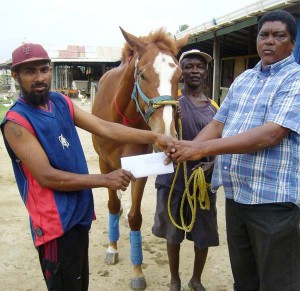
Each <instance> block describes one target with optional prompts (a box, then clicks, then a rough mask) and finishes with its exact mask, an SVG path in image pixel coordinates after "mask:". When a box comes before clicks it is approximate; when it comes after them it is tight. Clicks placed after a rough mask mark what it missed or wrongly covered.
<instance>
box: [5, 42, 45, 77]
mask: <svg viewBox="0 0 300 291" xmlns="http://www.w3.org/2000/svg"><path fill="white" fill-rule="evenodd" d="M41 60H45V61H49V62H50V61H51V60H50V58H49V56H48V53H47V52H46V50H45V49H44V48H43V47H42V46H41V45H39V44H35V43H24V44H22V45H21V46H19V47H18V48H16V49H15V50H14V51H13V52H12V65H11V70H12V71H14V70H16V67H17V66H18V65H21V64H23V63H28V62H34V61H41Z"/></svg>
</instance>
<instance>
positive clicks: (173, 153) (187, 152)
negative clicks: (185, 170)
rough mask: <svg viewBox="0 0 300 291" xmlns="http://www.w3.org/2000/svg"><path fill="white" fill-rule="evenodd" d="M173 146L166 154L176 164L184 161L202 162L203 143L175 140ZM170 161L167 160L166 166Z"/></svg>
mask: <svg viewBox="0 0 300 291" xmlns="http://www.w3.org/2000/svg"><path fill="white" fill-rule="evenodd" d="M173 144H174V145H173V146H169V147H168V148H167V150H166V151H165V153H166V154H167V155H168V157H169V158H171V159H172V160H173V161H174V162H176V163H180V162H183V161H187V160H190V161H196V160H200V159H201V158H202V157H203V156H204V155H203V152H202V146H201V145H202V143H201V142H195V141H187V140H175V141H174V142H173ZM169 162H170V159H168V158H167V159H166V160H165V164H168V163H169Z"/></svg>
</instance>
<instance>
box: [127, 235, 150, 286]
mask: <svg viewBox="0 0 300 291" xmlns="http://www.w3.org/2000/svg"><path fill="white" fill-rule="evenodd" d="M129 236H130V259H131V263H132V265H133V270H134V273H135V277H133V278H132V279H131V288H133V289H144V288H146V285H147V284H146V280H145V277H144V274H143V272H142V269H141V266H142V263H143V252H142V235H141V232H140V231H133V230H131V231H130V234H129Z"/></svg>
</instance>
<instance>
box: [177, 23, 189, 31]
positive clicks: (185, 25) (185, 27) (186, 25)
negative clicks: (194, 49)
mask: <svg viewBox="0 0 300 291" xmlns="http://www.w3.org/2000/svg"><path fill="white" fill-rule="evenodd" d="M188 28H189V26H188V24H181V25H179V27H178V30H177V32H176V33H179V32H182V31H184V30H186V29H188Z"/></svg>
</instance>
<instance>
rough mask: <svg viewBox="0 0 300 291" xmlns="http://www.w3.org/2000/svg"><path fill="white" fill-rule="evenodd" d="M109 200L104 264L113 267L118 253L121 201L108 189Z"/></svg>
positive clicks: (117, 258)
mask: <svg viewBox="0 0 300 291" xmlns="http://www.w3.org/2000/svg"><path fill="white" fill-rule="evenodd" d="M108 193H109V200H108V209H109V214H108V238H109V246H108V249H107V251H106V257H105V262H106V263H107V264H110V265H113V264H116V263H117V262H118V260H119V253H118V244H117V243H118V240H119V237H120V230H119V220H120V215H121V213H120V210H121V201H120V199H119V196H118V195H117V192H116V191H113V190H111V189H108Z"/></svg>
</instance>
